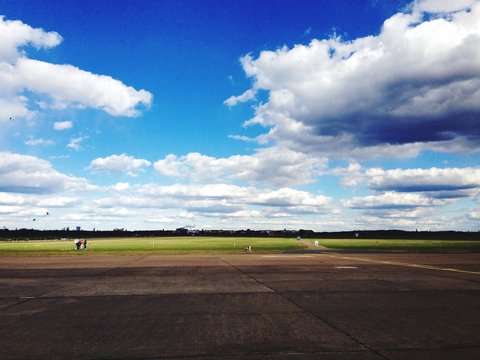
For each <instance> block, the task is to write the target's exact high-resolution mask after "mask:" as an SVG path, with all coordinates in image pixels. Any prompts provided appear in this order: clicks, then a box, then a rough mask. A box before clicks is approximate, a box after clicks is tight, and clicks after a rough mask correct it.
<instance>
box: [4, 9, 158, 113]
mask: <svg viewBox="0 0 480 360" xmlns="http://www.w3.org/2000/svg"><path fill="white" fill-rule="evenodd" d="M61 41H62V38H61V36H60V35H59V34H57V33H56V32H46V31H44V30H43V29H39V28H37V29H34V28H32V27H30V26H29V25H27V24H24V23H22V22H21V21H18V20H17V21H12V20H5V19H4V17H0V94H1V95H0V105H1V104H2V103H5V104H7V105H8V106H0V109H2V110H0V121H5V120H8V119H9V118H10V117H32V116H34V110H32V109H31V108H30V106H29V105H28V101H27V100H28V99H27V95H26V94H28V93H29V92H33V93H36V94H38V95H47V98H45V99H42V100H40V101H38V100H37V101H36V102H37V104H39V106H40V108H45V107H52V108H62V107H63V108H65V107H67V106H80V107H91V108H95V109H101V110H103V111H105V112H107V113H109V114H110V115H112V116H129V117H131V116H137V115H139V110H138V107H141V106H149V105H150V104H151V102H152V94H150V93H149V92H148V91H145V90H135V89H134V88H132V87H130V86H127V85H125V84H123V83H122V82H121V81H119V80H116V79H113V78H112V77H110V76H105V75H97V74H93V73H90V72H87V71H84V70H81V69H79V68H77V67H75V66H72V65H68V64H62V65H59V64H51V63H47V62H44V61H38V60H34V59H30V58H29V57H27V53H26V51H24V48H26V47H29V46H33V47H35V48H36V49H42V48H47V49H48V48H52V47H55V46H57V45H59V44H60V42H61ZM49 99H50V100H49Z"/></svg>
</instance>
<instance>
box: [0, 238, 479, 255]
mask: <svg viewBox="0 0 480 360" xmlns="http://www.w3.org/2000/svg"><path fill="white" fill-rule="evenodd" d="M308 241H309V242H311V243H312V244H314V242H315V241H318V242H319V245H321V246H324V247H326V248H330V249H338V250H354V251H355V250H358V251H360V250H367V251H368V250H392V251H480V241H460V240H442V241H440V240H363V239H309V240H308ZM248 245H250V246H251V247H252V253H257V254H262V253H280V252H282V251H285V250H302V249H304V248H305V246H304V244H302V243H301V242H299V241H297V240H296V239H286V238H241V237H238V238H231V237H228V238H226V237H192V236H188V237H148V238H101V239H100V238H99V239H88V246H87V249H86V250H80V251H75V250H74V242H73V239H68V240H30V241H0V254H12V255H14V254H18V255H37V254H38V255H47V254H51V255H61V254H72V255H80V254H82V255H87V254H89V255H94V254H103V255H105V254H109V253H111V254H125V255H129V254H143V253H158V254H202V253H203V254H212V253H213V254H215V253H218V254H229V253H231V254H235V253H244V252H245V247H246V246H248ZM312 249H315V247H313V248H312Z"/></svg>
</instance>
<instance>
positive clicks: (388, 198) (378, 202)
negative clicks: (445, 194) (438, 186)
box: [342, 192, 444, 210]
mask: <svg viewBox="0 0 480 360" xmlns="http://www.w3.org/2000/svg"><path fill="white" fill-rule="evenodd" d="M443 204H444V202H442V201H441V200H436V199H431V198H429V197H428V196H425V195H422V194H399V193H395V192H386V193H383V194H379V195H369V196H364V197H354V198H352V199H348V200H343V201H342V205H343V206H345V207H349V208H354V209H379V210H384V209H415V208H418V207H431V206H439V205H443Z"/></svg>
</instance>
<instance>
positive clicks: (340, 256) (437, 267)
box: [322, 253, 480, 275]
mask: <svg viewBox="0 0 480 360" xmlns="http://www.w3.org/2000/svg"><path fill="white" fill-rule="evenodd" d="M322 255H323V256H328V257H332V258H335V259H342V260H358V261H363V262H369V263H372V264H384V265H395V266H404V267H411V268H418V269H427V270H437V271H449V272H456V273H462V274H473V275H480V271H470V270H461V269H455V268H446V267H439V266H433V265H424V264H415V263H406V262H400V261H388V260H371V259H365V258H360V257H355V258H352V257H347V256H342V255H339V254H336V253H331V254H322Z"/></svg>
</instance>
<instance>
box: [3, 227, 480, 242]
mask: <svg viewBox="0 0 480 360" xmlns="http://www.w3.org/2000/svg"><path fill="white" fill-rule="evenodd" d="M161 236H219V237H220V236H221V237H285V238H295V237H297V236H300V237H302V238H316V239H322V238H323V239H405V240H409V239H411V240H480V231H476V232H465V231H403V230H358V231H336V232H315V231H313V230H304V229H300V230H250V229H246V230H192V229H186V228H178V229H175V230H138V231H129V230H125V229H115V230H106V231H105V230H97V231H95V230H92V231H89V230H69V229H68V228H67V229H62V230H37V229H15V230H10V229H7V228H3V229H0V240H3V241H8V240H10V241H13V240H52V239H63V238H65V239H75V238H114V237H118V238H121V237H161Z"/></svg>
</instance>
